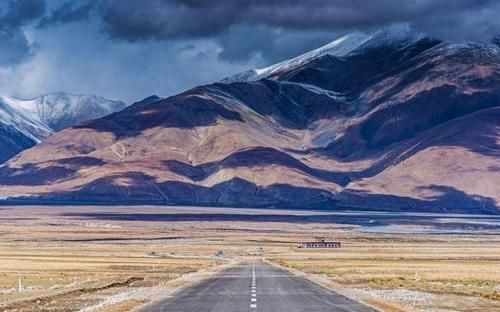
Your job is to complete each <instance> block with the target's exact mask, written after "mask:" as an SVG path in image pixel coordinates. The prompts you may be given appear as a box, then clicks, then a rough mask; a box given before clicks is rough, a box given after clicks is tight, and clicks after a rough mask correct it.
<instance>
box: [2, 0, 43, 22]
mask: <svg viewBox="0 0 500 312" xmlns="http://www.w3.org/2000/svg"><path fill="white" fill-rule="evenodd" d="M44 13H45V1H44V0H11V1H9V2H8V6H7V12H6V13H5V15H4V16H3V17H2V18H1V20H0V25H1V26H0V27H2V28H4V29H5V28H16V27H19V26H23V25H25V24H27V23H29V22H31V21H32V20H34V19H37V18H40V17H42V16H43V14H44Z"/></svg>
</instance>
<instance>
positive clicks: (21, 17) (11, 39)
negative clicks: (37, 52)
mask: <svg viewBox="0 0 500 312" xmlns="http://www.w3.org/2000/svg"><path fill="white" fill-rule="evenodd" d="M44 13H45V1H43V0H19V1H15V0H11V1H9V2H7V4H5V3H4V12H3V14H2V16H1V17H0V67H4V66H11V65H16V64H19V63H21V62H23V61H24V60H26V59H27V58H28V57H29V56H30V55H31V54H32V50H33V47H32V45H31V44H30V43H29V41H28V39H27V38H26V35H25V34H24V32H23V31H22V30H21V27H22V26H25V25H27V24H28V23H30V22H32V21H33V20H35V19H38V18H40V17H41V16H43V14H44Z"/></svg>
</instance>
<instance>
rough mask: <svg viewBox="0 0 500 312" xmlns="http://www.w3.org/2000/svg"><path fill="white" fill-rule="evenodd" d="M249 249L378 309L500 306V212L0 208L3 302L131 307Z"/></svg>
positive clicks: (36, 307) (19, 307) (56, 307)
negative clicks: (320, 242) (307, 245)
mask: <svg viewBox="0 0 500 312" xmlns="http://www.w3.org/2000/svg"><path fill="white" fill-rule="evenodd" d="M422 220H424V221H422ZM471 220H472V221H471ZM318 237H324V238H325V239H328V240H335V241H341V242H342V248H340V249H298V248H296V244H297V242H301V241H310V240H315V239H317V238H318ZM218 251H222V252H223V255H222V256H216V254H217V252H218ZM248 257H262V258H264V259H266V260H267V261H269V262H271V263H274V264H276V265H280V266H283V267H285V268H288V269H290V270H291V271H292V272H294V273H295V274H299V275H303V276H305V277H307V278H310V279H312V280H313V281H315V282H317V283H320V284H322V285H324V286H326V287H330V288H332V289H335V290H336V291H338V292H340V293H342V294H344V295H346V296H349V297H351V298H354V299H356V300H360V301H362V302H365V303H367V304H370V305H372V306H374V307H376V308H378V309H379V310H381V311H500V218H499V217H493V216H488V217H483V216H481V217H474V218H471V217H468V216H454V217H450V216H442V215H439V216H434V215H429V214H426V215H417V216H414V215H408V216H406V215H403V216H401V215H387V214H371V213H367V214H360V213H357V212H354V213H351V212H346V213H343V212H341V213H338V214H333V215H332V214H328V213H324V212H301V211H286V210H255V209H254V210H245V209H220V208H187V207H177V208H167V207H117V206H115V207H99V206H92V207H88V206H87V207H74V206H59V207H47V206H36V207H33V206H32V207H27V206H12V207H10V206H9V207H7V206H4V207H0V311H17V312H21V311H23V312H24V311H85V312H87V311H88V312H90V311H108V312H109V311H132V310H134V309H136V308H138V307H140V306H142V305H143V304H145V303H148V302H151V301H152V300H157V299H160V298H163V297H165V296H168V295H171V294H172V293H174V292H175V291H177V290H178V289H180V288H182V287H186V286H189V285H190V284H191V283H192V282H194V281H197V280H199V279H202V278H205V277H207V276H210V274H212V273H213V272H215V271H216V270H218V269H221V268H222V267H224V266H228V265H231V264H232V263H235V262H237V261H239V260H243V259H245V258H248ZM19 279H21V280H22V282H23V284H24V286H23V291H21V292H19V290H18V282H19Z"/></svg>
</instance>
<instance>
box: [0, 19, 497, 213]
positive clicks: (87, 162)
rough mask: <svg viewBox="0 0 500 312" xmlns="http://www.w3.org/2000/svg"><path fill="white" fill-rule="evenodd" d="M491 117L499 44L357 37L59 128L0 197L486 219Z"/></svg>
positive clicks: (11, 169) (8, 178)
mask: <svg viewBox="0 0 500 312" xmlns="http://www.w3.org/2000/svg"><path fill="white" fill-rule="evenodd" d="M499 120H500V48H499V47H498V46H497V45H494V44H485V43H468V44H448V43H442V42H439V41H436V40H432V39H429V38H426V37H425V36H421V35H415V34H412V33H410V32H409V31H407V30H401V29H398V30H394V29H388V30H382V31H379V32H375V33H373V34H361V33H355V34H351V35H347V36H345V37H342V38H339V39H337V40H335V41H334V42H332V43H330V44H329V45H327V46H325V47H323V48H320V49H317V50H314V51H312V52H310V53H307V54H305V55H302V56H299V57H297V58H295V59H292V60H288V61H285V62H282V63H280V64H276V65H273V66H270V67H268V68H264V69H256V70H251V71H248V72H245V73H241V74H238V75H235V76H233V77H229V78H227V79H225V80H223V82H222V83H216V84H212V85H207V86H201V87H197V88H194V89H192V90H189V91H186V92H184V93H182V94H179V95H176V96H173V97H170V98H166V99H155V100H152V101H147V103H138V104H136V105H132V106H130V107H128V108H126V109H124V110H122V111H120V112H118V113H114V114H111V115H109V116H106V117H104V118H101V119H97V120H92V121H89V122H86V123H83V124H80V125H78V126H75V127H72V128H69V129H65V130H63V131H61V132H59V133H57V134H55V135H54V136H52V137H50V138H49V139H47V140H46V141H44V142H42V143H41V144H39V145H37V146H36V147H34V148H32V149H30V150H27V151H25V152H23V153H21V154H20V155H18V156H17V157H15V158H14V159H12V160H11V161H9V162H8V163H7V164H5V165H4V166H2V167H0V196H2V197H3V198H8V199H10V200H35V201H59V202H81V203H87V202H94V203H95V202H104V203H110V202H112V203H155V204H171V205H214V206H244V207H294V208H332V209H338V208H345V207H360V208H363V209H377V210H384V209H391V210H418V211H455V212H474V213H480V212H495V213H496V212H498V211H499V210H498V208H499V206H500V192H499V191H498V181H500V164H499V159H500V154H499V153H500V148H499V147H500V146H499V142H500V137H499V134H500V131H499V127H500V124H499ZM14 177H15V178H14Z"/></svg>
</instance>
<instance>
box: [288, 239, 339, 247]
mask: <svg viewBox="0 0 500 312" xmlns="http://www.w3.org/2000/svg"><path fill="white" fill-rule="evenodd" d="M341 246H342V244H341V243H340V242H329V241H326V240H325V238H324V237H318V238H317V239H316V241H315V242H301V243H298V244H297V248H340V247H341Z"/></svg>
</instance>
